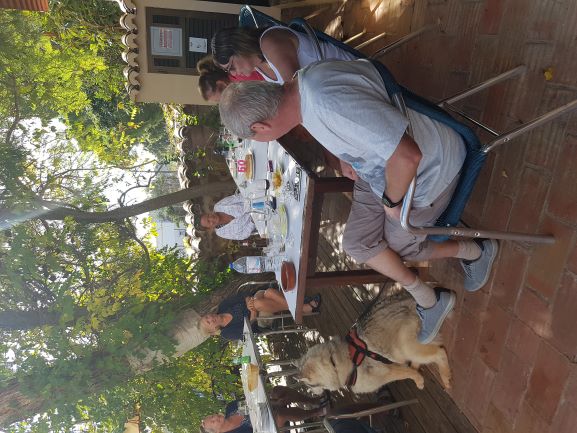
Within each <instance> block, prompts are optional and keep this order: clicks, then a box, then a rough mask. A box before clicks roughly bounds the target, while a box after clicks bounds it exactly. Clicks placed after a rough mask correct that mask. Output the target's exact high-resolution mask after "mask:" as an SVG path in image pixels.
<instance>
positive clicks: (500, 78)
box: [437, 65, 527, 107]
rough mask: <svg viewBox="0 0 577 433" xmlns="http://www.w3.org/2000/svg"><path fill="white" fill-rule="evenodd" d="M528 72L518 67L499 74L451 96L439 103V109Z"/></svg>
mask: <svg viewBox="0 0 577 433" xmlns="http://www.w3.org/2000/svg"><path fill="white" fill-rule="evenodd" d="M526 70H527V67H526V66H525V65H520V66H517V67H516V68H513V69H511V70H509V71H506V72H503V73H502V74H499V75H497V76H495V77H493V78H490V79H488V80H487V81H483V82H482V83H479V84H477V85H476V86H473V87H471V88H470V89H467V90H465V91H464V92H462V93H458V94H456V95H454V96H451V97H450V98H447V99H443V100H442V101H440V102H438V103H437V105H438V106H439V107H444V106H445V105H446V104H452V103H454V102H457V101H460V100H461V99H465V98H466V97H468V96H471V95H473V94H475V93H477V92H480V91H481V90H483V89H486V88H488V87H491V86H493V85H495V84H497V83H500V82H501V81H505V80H507V79H509V78H512V77H515V76H517V75H521V74H524V73H525V71H526Z"/></svg>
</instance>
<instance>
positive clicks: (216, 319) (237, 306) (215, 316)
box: [198, 288, 321, 341]
mask: <svg viewBox="0 0 577 433" xmlns="http://www.w3.org/2000/svg"><path fill="white" fill-rule="evenodd" d="M320 306H321V296H320V295H315V296H312V297H305V303H304V305H303V313H305V314H308V313H317V312H319V311H320ZM285 310H288V305H287V302H286V299H285V297H284V296H283V294H282V293H281V292H280V291H278V290H277V289H273V288H268V289H266V290H259V291H257V292H256V293H255V294H254V295H253V296H247V295H246V294H238V295H233V296H229V297H228V298H226V299H225V300H224V301H222V302H221V303H220V304H219V306H218V309H217V311H216V313H209V314H205V315H204V316H202V317H201V318H200V320H199V322H198V328H199V329H200V331H202V332H203V333H205V334H207V335H220V336H221V337H222V338H224V339H226V340H232V341H234V340H240V339H241V338H242V331H243V328H244V318H245V317H248V318H249V320H250V321H251V322H255V321H256V320H257V318H258V314H259V313H265V314H275V313H279V312H281V311H285Z"/></svg>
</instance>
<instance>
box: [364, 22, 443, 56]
mask: <svg viewBox="0 0 577 433" xmlns="http://www.w3.org/2000/svg"><path fill="white" fill-rule="evenodd" d="M440 24H441V20H438V21H437V23H435V24H430V25H428V26H425V27H423V28H421V29H419V30H416V31H414V32H412V33H409V34H408V35H405V36H403V37H402V38H400V39H398V40H396V41H395V42H393V43H390V44H389V45H386V46H384V47H383V48H381V49H380V50H378V51H375V52H374V53H373V54H372V55H371V59H378V58H379V57H381V56H383V55H385V54H387V53H389V52H391V51H393V50H394V49H395V48H398V47H400V46H401V45H403V44H404V43H405V42H408V41H410V40H411V39H414V38H416V37H417V36H419V35H421V34H423V33H425V32H428V31H429V30H433V29H435V28H437V27H439V26H440Z"/></svg>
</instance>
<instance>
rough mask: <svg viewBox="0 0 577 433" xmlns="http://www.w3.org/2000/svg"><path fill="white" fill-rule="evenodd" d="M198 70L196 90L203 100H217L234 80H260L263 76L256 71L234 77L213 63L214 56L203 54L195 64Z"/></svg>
mask: <svg viewBox="0 0 577 433" xmlns="http://www.w3.org/2000/svg"><path fill="white" fill-rule="evenodd" d="M196 69H197V70H198V74H199V77H198V90H199V92H200V94H201V95H202V97H203V99H204V100H205V101H210V102H218V101H219V100H220V95H221V93H222V91H223V90H224V89H226V86H228V85H229V84H230V83H231V82H234V81H251V80H252V81H262V80H263V77H262V75H261V74H259V73H258V72H256V71H253V72H252V73H251V74H250V75H248V76H244V75H239V76H238V77H234V76H232V75H229V74H228V73H227V72H225V71H223V70H222V69H221V68H219V67H218V66H216V65H215V63H214V57H212V56H211V55H209V56H205V57H203V58H202V59H200V60H199V61H198V63H197V64H196Z"/></svg>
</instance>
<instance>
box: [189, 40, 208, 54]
mask: <svg viewBox="0 0 577 433" xmlns="http://www.w3.org/2000/svg"><path fill="white" fill-rule="evenodd" d="M207 47H208V41H207V40H206V39H203V38H188V51H192V52H195V53H206V52H207Z"/></svg>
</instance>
